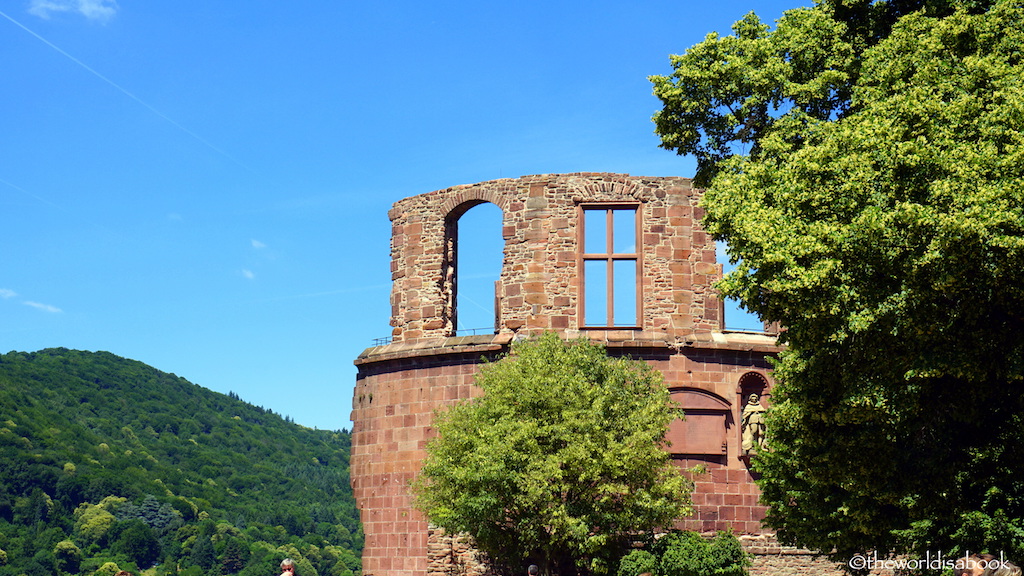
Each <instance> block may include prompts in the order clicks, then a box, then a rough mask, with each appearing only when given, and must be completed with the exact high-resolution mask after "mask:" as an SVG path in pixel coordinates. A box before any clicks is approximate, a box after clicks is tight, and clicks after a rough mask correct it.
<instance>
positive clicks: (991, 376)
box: [688, 0, 1024, 559]
mask: <svg viewBox="0 0 1024 576" xmlns="http://www.w3.org/2000/svg"><path fill="white" fill-rule="evenodd" d="M878 4H882V3H878ZM966 8H971V9H966ZM966 8H964V9H958V10H957V11H956V12H955V13H952V14H948V15H947V14H945V13H943V12H941V11H940V12H929V11H922V12H917V13H912V14H907V15H904V16H902V17H901V18H899V19H898V21H897V22H896V23H895V25H894V26H893V27H892V28H891V31H890V32H889V33H888V34H887V35H886V36H885V38H884V39H881V40H879V41H877V42H874V43H870V46H869V47H867V48H865V49H861V48H860V47H859V46H856V45H853V44H849V43H848V42H847V44H849V46H848V47H847V49H846V53H848V54H849V55H850V56H849V58H850V60H849V62H851V63H852V64H851V66H852V67H847V66H846V65H844V64H841V63H840V64H837V66H836V72H843V73H844V74H846V75H845V76H843V77H837V79H836V80H835V81H834V83H833V86H836V88H828V89H827V90H826V88H827V85H828V83H826V82H823V79H824V78H825V77H826V72H828V73H831V71H829V70H828V69H827V67H824V68H822V69H824V70H826V72H821V73H820V74H818V75H816V76H813V77H812V78H811V80H814V79H815V78H816V79H817V80H822V83H821V84H820V86H819V85H818V84H814V85H815V86H818V87H819V88H821V90H820V91H818V92H814V93H815V94H818V95H819V96H821V97H824V96H825V95H827V94H828V93H831V92H835V93H836V94H838V93H839V92H845V93H847V94H849V98H848V104H846V105H843V106H839V107H832V108H828V113H815V112H813V111H808V110H805V109H803V108H801V107H800V106H795V107H793V108H790V109H785V110H784V112H785V113H781V112H782V111H783V110H782V109H784V108H785V106H786V103H785V102H784V101H782V100H775V101H772V104H771V106H775V107H776V111H775V113H770V114H768V116H770V117H771V119H770V120H769V121H766V123H765V124H762V125H760V126H761V128H760V132H759V136H758V138H757V141H756V145H755V147H756V150H753V149H752V151H750V152H749V153H747V154H734V155H731V156H729V155H726V154H723V155H722V156H721V158H719V159H717V160H715V161H714V164H715V166H714V175H713V178H712V179H711V185H710V187H709V188H708V190H707V192H706V195H705V198H704V201H703V203H704V207H705V208H706V210H707V217H706V218H705V221H704V223H705V225H706V227H707V228H708V230H709V231H710V232H711V233H712V234H713V235H714V236H715V238H716V239H719V240H724V241H726V242H727V243H728V246H729V250H730V255H731V257H732V258H733V260H734V261H736V262H737V263H738V268H737V270H736V272H735V273H733V274H731V275H729V276H728V277H727V278H726V279H725V280H724V281H723V282H721V283H720V284H719V288H720V289H721V290H722V292H724V293H725V294H726V295H729V296H734V297H738V298H739V299H740V300H741V301H742V302H743V303H744V305H745V306H746V307H747V308H748V309H750V310H752V311H754V312H756V313H758V314H759V315H760V316H761V317H762V318H763V319H764V320H766V321H770V322H775V321H777V322H780V323H781V324H782V325H783V326H785V328H786V331H785V332H784V334H783V335H782V340H783V341H784V342H786V343H787V345H788V350H787V351H786V352H785V353H784V354H782V356H781V359H780V361H779V363H778V365H777V367H776V372H775V375H776V378H777V381H778V386H777V387H776V389H775V391H774V393H773V404H774V405H773V408H772V410H771V412H770V414H769V416H768V431H769V432H768V435H769V448H770V450H769V451H768V452H767V453H763V454H761V455H760V456H759V458H758V460H757V462H756V466H757V469H758V470H759V471H760V472H761V473H762V474H763V476H762V479H761V480H760V486H761V489H762V493H763V494H762V500H763V502H765V503H766V504H767V505H768V506H769V511H768V518H767V521H768V523H769V525H770V526H772V527H775V528H776V529H778V533H779V536H780V538H782V539H783V540H785V541H787V542H792V543H799V544H801V545H804V546H808V547H811V548H815V549H817V550H821V551H825V552H829V551H832V553H833V555H834V557H836V558H839V559H846V558H849V556H850V555H851V554H853V553H856V552H863V551H866V550H882V551H885V550H894V551H905V552H915V551H916V552H920V553H923V552H925V551H926V550H932V551H934V550H944V551H947V552H955V551H957V550H960V551H963V550H964V549H970V550H972V551H979V550H985V549H988V550H994V551H997V552H998V551H1005V552H1006V554H1007V555H1008V556H1009V557H1016V558H1020V557H1022V556H1024V542H1022V541H1021V539H1020V537H1019V534H1021V533H1024V520H1022V518H1024V484H1022V483H1021V482H1020V481H1019V480H1018V479H1017V478H1016V473H1015V471H1016V470H1019V469H1021V467H1022V465H1024V454H1022V453H1021V451H1020V450H1016V449H1013V448H1012V447H1013V446H1015V445H1017V444H1019V443H1020V442H1021V441H1022V440H1024V394H1022V393H1021V385H1022V384H1024V314H1022V311H1024V139H1022V136H1021V134H1022V132H1024V97H1022V94H1024V63H1022V56H1024V55H1022V53H1021V50H1020V46H1022V45H1024V7H1022V6H1021V5H1020V4H1019V3H1015V2H1007V1H1002V0H1000V1H997V2H995V3H994V4H993V5H992V6H991V7H990V8H989V9H988V10H981V9H980V8H984V6H981V7H978V6H972V7H966ZM827 14H828V5H827V4H821V5H819V6H818V7H815V8H811V9H805V10H800V11H791V12H787V14H786V17H785V18H784V19H783V20H782V21H780V22H779V25H778V27H777V28H776V30H775V31H773V32H768V31H767V30H766V29H763V28H761V29H759V30H758V31H757V32H756V34H754V33H752V34H754V35H758V34H759V35H761V36H758V37H764V38H772V39H773V40H772V42H783V41H784V42H789V43H790V44H791V45H793V46H807V48H806V50H815V49H816V48H815V47H816V46H817V44H816V42H817V40H816V39H817V36H816V34H819V33H821V34H825V35H826V38H827V39H838V40H839V41H844V42H845V40H843V39H844V38H847V37H848V36H849V30H850V26H851V25H852V24H851V23H849V22H842V21H836V22H837V23H838V24H837V25H836V26H824V25H823V26H822V27H821V31H819V29H818V27H803V28H800V27H795V28H794V27H792V26H790V23H798V22H804V21H806V22H813V21H821V22H826V20H825V19H823V15H826V16H827ZM745 22H746V23H744V24H742V25H741V26H740V27H739V28H737V31H738V36H742V35H743V33H741V31H742V30H744V29H747V28H750V27H751V26H753V23H751V22H750V19H749V18H748V19H747V21H745ZM755 27H756V26H755ZM787 34H789V35H791V36H792V38H790V39H789V40H785V38H784V37H785V35H787ZM735 42H740V40H739V39H738V40H735ZM826 45H830V44H828V43H827V42H826ZM702 49H710V46H709V45H706V46H703V47H702ZM830 50H831V49H830ZM797 54H798V52H794V53H793V55H792V57H791V58H790V59H789V62H794V61H797V60H799V58H797ZM730 58H731V56H730ZM773 58H776V60H771V59H770V60H767V61H765V62H764V63H762V64H760V65H764V66H768V65H770V64H771V63H772V62H775V63H776V64H777V63H778V61H777V56H773ZM830 58H831V56H830ZM783 60H785V58H783ZM701 62H702V63H703V64H702V65H706V66H707V67H712V64H711V63H710V62H711V61H710V58H709V57H708V58H704V59H702V60H701ZM723 62H726V64H722V66H723V67H725V68H726V69H727V70H726V71H720V72H716V73H715V74H717V76H716V75H715V74H712V76H713V77H712V78H711V79H710V80H708V81H709V82H713V81H714V78H715V77H729V78H741V77H744V66H747V67H750V66H753V63H754V62H755V61H753V60H752V61H750V62H746V63H744V62H741V61H739V60H735V59H733V60H730V59H729V58H726V59H724V60H723ZM729 62H732V63H733V64H735V66H736V68H735V69H733V68H731V67H730V66H732V64H728V63H729ZM688 66H689V65H688ZM849 70H855V72H856V73H855V74H852V73H848V72H847V71H849ZM747 71H749V72H750V73H752V74H754V75H755V77H757V76H758V74H760V72H759V71H758V70H756V69H753V68H747ZM698 72H699V70H697V69H693V70H690V71H689V72H688V74H694V75H695V74H697V73H698ZM783 77H784V78H788V77H789V76H788V75H787V74H783ZM817 80H816V81H817ZM812 84H813V83H812ZM794 86H795V85H794ZM840 88H841V89H840ZM737 90H738V91H739V92H743V91H744V90H747V91H748V92H749V91H750V90H748V89H745V88H744V89H737ZM796 93H797V92H795V91H792V90H791V91H790V92H788V93H787V94H790V95H789V96H786V98H795V96H792V95H794V94H796ZM771 106H770V107H769V110H771V109H772V108H771ZM826 108H827V107H826ZM695 114H696V113H695ZM698 115H699V114H698ZM732 122H738V120H733V121H732Z"/></svg>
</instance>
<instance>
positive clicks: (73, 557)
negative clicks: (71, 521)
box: [53, 540, 82, 574]
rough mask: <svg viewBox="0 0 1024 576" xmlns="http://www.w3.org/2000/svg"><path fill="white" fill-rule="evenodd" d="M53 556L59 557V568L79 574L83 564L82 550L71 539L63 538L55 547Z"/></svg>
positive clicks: (62, 570)
mask: <svg viewBox="0 0 1024 576" xmlns="http://www.w3.org/2000/svg"><path fill="white" fill-rule="evenodd" d="M53 556H54V558H56V559H57V570H60V571H61V572H68V573H71V574H77V573H78V568H79V566H81V564H82V551H81V550H80V549H79V548H78V546H75V543H74V542H72V541H71V540H62V541H60V542H58V543H57V545H56V546H55V547H54V549H53Z"/></svg>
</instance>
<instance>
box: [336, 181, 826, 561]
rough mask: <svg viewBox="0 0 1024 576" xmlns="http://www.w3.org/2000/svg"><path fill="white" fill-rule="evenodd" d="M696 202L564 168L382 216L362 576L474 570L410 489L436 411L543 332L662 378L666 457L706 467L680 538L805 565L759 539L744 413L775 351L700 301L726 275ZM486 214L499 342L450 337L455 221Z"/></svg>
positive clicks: (360, 450)
mask: <svg viewBox="0 0 1024 576" xmlns="http://www.w3.org/2000/svg"><path fill="white" fill-rule="evenodd" d="M700 195H701V191H700V190H698V189H695V188H693V186H692V185H691V182H690V180H688V179H685V178H676V177H666V178H656V177H635V176H629V175H625V174H606V173H577V174H544V175H536V176H524V177H522V178H506V179H500V180H493V181H490V182H482V183H479V184H470V185H462V186H455V187H452V188H447V189H444V190H437V191H434V192H430V193H427V194H421V195H419V196H413V197H411V198H406V199H404V200H401V201H399V202H396V203H395V205H394V207H393V208H392V210H391V211H390V212H389V217H390V218H391V222H392V226H393V231H392V237H391V273H392V279H393V288H392V292H391V326H392V327H393V330H392V337H391V339H390V342H388V343H386V344H381V345H378V346H374V347H371V348H368V349H367V350H365V351H364V352H363V353H362V354H361V355H360V356H359V358H358V359H356V361H355V364H356V366H357V367H358V376H357V383H356V388H355V393H354V398H353V412H352V420H353V423H354V426H353V434H352V463H351V465H352V468H351V470H352V486H353V489H354V492H355V498H356V501H357V504H358V506H359V508H360V510H361V516H362V521H363V527H364V531H365V536H366V543H365V549H364V552H363V572H364V574H367V575H373V576H425V575H427V574H439V573H445V574H452V573H466V574H469V573H472V574H478V573H483V572H485V570H486V567H485V566H479V565H474V564H473V562H472V556H473V555H472V551H471V550H469V549H468V548H466V547H465V545H464V544H463V543H460V541H459V540H458V539H454V538H449V537H445V536H443V535H442V534H439V533H435V532H434V531H432V530H430V529H429V527H428V525H427V522H426V520H425V518H424V517H423V515H422V514H421V513H420V512H419V511H417V510H415V509H414V508H413V505H412V495H411V493H410V490H409V484H410V482H411V481H412V479H413V478H414V477H415V476H416V473H417V471H418V469H419V465H420V462H421V460H422V458H423V457H424V454H425V452H424V449H425V446H426V443H427V441H428V440H429V439H430V438H431V437H432V434H433V432H432V428H431V421H432V418H433V413H434V411H435V410H437V409H438V408H444V407H446V406H449V405H451V404H452V403H454V402H457V401H459V400H462V399H465V398H469V397H471V396H473V395H474V394H475V393H476V391H475V387H474V384H473V382H474V375H475V374H476V373H477V370H478V369H479V366H480V363H481V359H482V358H484V357H487V358H494V357H496V356H498V355H500V354H501V353H503V352H505V351H507V349H508V346H509V343H510V342H512V341H513V339H515V338H519V337H528V336H531V335H536V334H540V333H542V332H545V331H554V332H557V333H559V334H561V335H563V336H564V337H566V338H575V337H580V336H584V337H587V338H589V339H591V340H594V341H597V342H600V343H602V344H604V345H605V346H606V347H607V349H608V352H609V353H610V354H613V355H629V356H631V357H633V358H636V359H642V360H644V361H646V362H648V363H649V364H650V365H652V366H653V367H655V368H656V369H658V370H659V371H660V372H661V373H662V374H663V375H664V381H665V384H666V386H668V387H669V390H670V392H671V395H672V398H673V399H674V400H676V401H677V402H678V403H679V404H680V405H682V407H683V408H684V410H685V412H686V418H685V420H680V421H676V422H675V423H673V425H672V427H671V429H670V432H669V440H670V441H671V448H670V451H671V453H672V457H673V458H674V460H675V461H676V462H677V463H678V464H679V466H683V467H691V466H694V465H696V464H704V465H705V467H706V469H707V472H706V473H704V474H700V475H698V476H696V477H695V481H696V489H695V491H694V494H693V500H694V505H695V509H696V514H695V515H694V516H693V517H690V518H682V519H680V520H679V524H678V525H679V527H681V528H685V529H690V530H697V531H701V532H709V531H715V530H728V529H731V530H733V531H734V532H735V533H736V534H738V535H744V538H745V540H744V541H745V542H747V545H748V549H750V550H752V551H754V552H761V553H762V556H763V558H759V560H758V562H757V563H755V572H757V571H758V570H760V569H762V568H763V569H764V570H767V571H768V572H767V573H772V572H773V571H774V573H780V572H778V570H779V569H781V568H785V567H786V566H789V565H791V564H796V565H803V564H806V561H807V560H808V559H809V556H808V555H807V553H806V551H797V550H791V549H785V548H781V547H779V546H778V545H777V544H775V543H774V542H775V541H774V539H773V538H771V536H770V535H766V534H764V533H763V532H764V529H763V528H762V527H761V524H760V520H761V518H763V516H764V509H763V508H762V507H760V506H759V505H758V495H759V492H758V489H757V486H756V485H755V484H754V482H753V479H752V473H751V471H750V469H749V452H751V451H756V444H757V442H758V438H757V437H756V432H757V431H756V429H754V430H747V433H746V434H744V430H742V428H743V425H742V423H743V421H744V420H743V419H744V418H745V417H747V418H748V420H750V419H751V418H755V419H756V418H757V417H758V416H759V412H760V411H761V410H760V409H762V408H764V407H766V406H768V404H769V403H770V398H771V393H772V379H771V375H770V372H769V364H768V361H767V357H769V356H771V355H774V354H776V353H778V351H779V348H778V347H777V346H776V344H775V337H774V335H771V334H764V333H761V334H752V333H740V332H729V331H726V330H724V329H723V326H724V325H723V307H722V302H721V300H720V299H719V297H718V296H717V295H716V293H715V291H714V290H713V289H712V283H713V282H714V281H715V280H717V279H718V278H719V277H720V276H721V267H720V266H719V265H718V264H717V263H716V260H715V245H714V241H713V240H712V239H711V238H710V237H709V235H708V234H707V233H706V232H705V231H704V230H703V229H702V228H701V226H700V219H701V216H702V212H701V209H700V207H699V206H698V201H699V199H700ZM485 202H490V203H493V204H495V205H497V206H498V207H499V208H500V209H501V211H502V215H503V223H502V236H503V238H504V260H503V266H502V269H501V274H500V278H499V280H498V282H497V283H496V286H495V326H494V332H493V333H492V334H486V335H474V336H459V335H458V334H457V333H456V330H455V327H456V326H457V323H456V319H457V313H458V311H457V310H456V302H457V299H456V296H457V291H458V285H457V278H458V274H457V272H458V271H457V270H456V266H455V263H456V262H457V259H456V255H457V251H458V249H459V245H458V220H459V218H460V217H461V216H462V215H463V214H465V212H466V211H467V210H469V209H470V208H472V207H474V206H476V205H478V204H481V203H485ZM751 396H753V398H751ZM745 407H746V408H747V413H746V415H745V412H744V408H745ZM745 436H746V437H745ZM467 559H468V560H467ZM759 566H760V567H761V568H758V567H759ZM785 571H787V570H783V572H785ZM815 573H820V572H815Z"/></svg>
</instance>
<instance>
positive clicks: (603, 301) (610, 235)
mask: <svg viewBox="0 0 1024 576" xmlns="http://www.w3.org/2000/svg"><path fill="white" fill-rule="evenodd" d="M580 212H581V214H580V223H581V226H580V231H579V234H580V245H581V246H582V249H581V254H580V262H579V263H580V275H581V279H580V291H581V295H580V316H581V317H582V318H583V322H582V326H583V327H584V328H638V327H639V325H640V317H641V314H640V303H641V298H640V270H641V262H640V253H639V251H638V249H637V246H638V244H639V230H640V206H639V205H628V204H626V205H623V204H613V205H605V204H594V205H582V206H580Z"/></svg>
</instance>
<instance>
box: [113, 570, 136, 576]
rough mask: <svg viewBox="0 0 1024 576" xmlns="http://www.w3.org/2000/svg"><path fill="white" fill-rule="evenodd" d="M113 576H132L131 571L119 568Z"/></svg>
mask: <svg viewBox="0 0 1024 576" xmlns="http://www.w3.org/2000/svg"><path fill="white" fill-rule="evenodd" d="M114 576H132V573H131V572H129V571H127V570H120V571H118V573H117V574H114Z"/></svg>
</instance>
